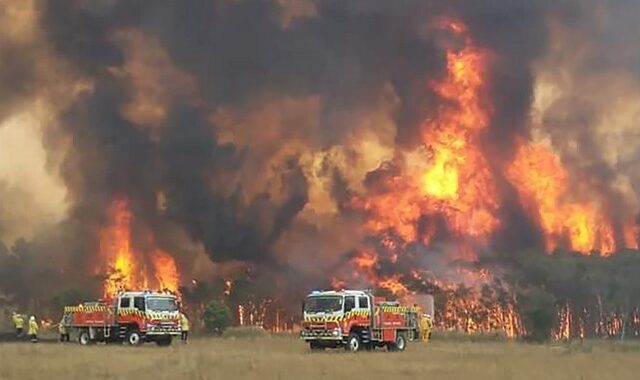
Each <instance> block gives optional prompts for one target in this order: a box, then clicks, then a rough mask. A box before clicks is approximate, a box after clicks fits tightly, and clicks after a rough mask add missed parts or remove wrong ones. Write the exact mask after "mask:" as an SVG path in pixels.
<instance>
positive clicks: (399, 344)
mask: <svg viewBox="0 0 640 380" xmlns="http://www.w3.org/2000/svg"><path fill="white" fill-rule="evenodd" d="M393 348H394V351H404V349H405V348H407V337H406V336H405V335H404V333H398V334H396V341H395V343H394V345H393Z"/></svg>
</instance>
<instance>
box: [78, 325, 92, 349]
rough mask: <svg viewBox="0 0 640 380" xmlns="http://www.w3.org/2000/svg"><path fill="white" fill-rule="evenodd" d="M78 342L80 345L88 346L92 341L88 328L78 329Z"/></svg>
mask: <svg viewBox="0 0 640 380" xmlns="http://www.w3.org/2000/svg"><path fill="white" fill-rule="evenodd" d="M78 343H80V345H82V346H88V345H90V344H91V343H92V342H91V335H89V330H87V329H82V330H80V333H79V334H78Z"/></svg>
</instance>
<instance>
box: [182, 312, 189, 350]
mask: <svg viewBox="0 0 640 380" xmlns="http://www.w3.org/2000/svg"><path fill="white" fill-rule="evenodd" d="M180 328H181V330H182V335H181V340H182V342H183V343H187V339H188V338H189V319H187V316H186V315H185V314H184V313H180Z"/></svg>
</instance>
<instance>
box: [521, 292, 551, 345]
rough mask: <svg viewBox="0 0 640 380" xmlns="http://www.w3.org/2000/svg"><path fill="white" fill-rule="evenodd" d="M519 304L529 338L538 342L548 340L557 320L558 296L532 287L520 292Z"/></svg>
mask: <svg viewBox="0 0 640 380" xmlns="http://www.w3.org/2000/svg"><path fill="white" fill-rule="evenodd" d="M518 306H519V309H520V312H521V314H522V318H523V320H524V324H525V327H526V329H527V335H528V338H529V339H530V340H533V341H536V342H544V341H546V340H548V339H549V338H550V335H551V330H552V328H553V325H554V323H555V321H556V314H557V313H556V298H555V297H554V296H553V295H552V294H550V293H548V292H546V291H544V290H542V289H530V290H529V291H527V292H526V293H522V294H519V296H518Z"/></svg>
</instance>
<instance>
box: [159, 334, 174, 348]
mask: <svg viewBox="0 0 640 380" xmlns="http://www.w3.org/2000/svg"><path fill="white" fill-rule="evenodd" d="M156 344H157V345H158V346H160V347H167V346H170V345H171V337H170V336H168V337H166V338H158V340H156Z"/></svg>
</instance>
